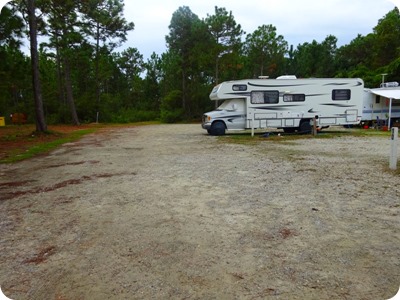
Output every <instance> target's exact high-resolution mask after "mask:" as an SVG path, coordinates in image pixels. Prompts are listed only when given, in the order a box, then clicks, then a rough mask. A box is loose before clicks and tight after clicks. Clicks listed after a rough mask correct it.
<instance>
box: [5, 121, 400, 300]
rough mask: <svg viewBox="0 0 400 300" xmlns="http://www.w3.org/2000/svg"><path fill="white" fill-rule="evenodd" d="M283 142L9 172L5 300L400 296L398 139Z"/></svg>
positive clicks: (123, 134) (170, 130) (45, 160)
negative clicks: (393, 147)
mask: <svg viewBox="0 0 400 300" xmlns="http://www.w3.org/2000/svg"><path fill="white" fill-rule="evenodd" d="M255 139H256V140H257V141H258V140H260V139H261V138H260V137H255ZM282 139H283V140H282V141H279V142H277V141H272V140H270V139H263V140H262V141H260V142H257V143H255V144H252V145H243V144H232V143H228V142H227V139H226V138H224V137H222V138H218V137H211V136H208V135H206V134H205V131H204V130H202V129H201V128H200V126H199V125H154V126H144V127H129V128H114V129H108V130H106V131H103V132H100V133H96V134H92V135H89V136H86V137H84V138H83V139H82V140H80V141H78V142H75V143H70V144H65V145H64V146H62V147H61V148H59V149H58V150H56V151H53V152H52V153H51V154H49V155H47V156H41V157H37V158H34V159H31V160H28V161H24V162H20V163H17V164H12V165H0V190H1V192H0V249H1V251H0V285H1V289H2V290H3V292H4V293H5V294H6V295H7V296H8V297H10V298H12V299H14V300H19V299H57V300H67V299H68V300H69V299H389V298H390V297H393V296H394V294H395V293H396V292H397V290H398V289H399V285H400V200H399V199H400V176H399V175H395V174H393V173H392V172H390V171H388V160H389V159H388V155H389V139H388V138H385V137H354V136H338V137H337V138H334V139H300V140H288V141H284V139H285V137H282ZM399 148H400V147H399ZM399 150H400V149H399ZM399 157H400V154H399Z"/></svg>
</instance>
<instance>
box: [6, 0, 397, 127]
mask: <svg viewBox="0 0 400 300" xmlns="http://www.w3.org/2000/svg"><path fill="white" fill-rule="evenodd" d="M26 1H27V0H21V1H20V2H19V3H18V4H17V3H15V2H14V1H12V2H10V3H9V4H8V5H6V6H5V7H4V8H3V9H2V12H1V17H0V43H1V45H0V62H1V63H0V74H1V81H0V116H6V117H8V116H9V115H10V114H11V113H14V112H21V113H26V114H27V115H28V120H29V121H31V122H34V121H35V108H34V101H33V96H32V94H33V93H32V78H31V77H32V75H31V74H32V72H31V61H30V60H31V58H30V56H28V55H26V54H24V53H23V52H22V50H21V43H22V42H23V41H25V43H26V41H27V39H28V34H27V31H28V28H27V25H26V24H27V19H28V14H27V8H26ZM35 2H36V3H35V4H36V16H37V21H38V22H37V25H38V26H37V30H38V34H39V35H40V36H43V37H45V40H46V42H44V43H41V44H40V48H39V71H40V81H41V85H42V86H41V92H42V98H43V109H44V115H45V118H46V122H47V123H48V124H52V123H73V124H78V123H81V122H95V121H99V122H133V121H145V120H154V119H161V120H162V121H164V122H177V121H180V120H192V119H199V118H200V116H201V115H202V113H203V112H205V111H207V110H210V109H211V108H212V105H213V103H211V101H210V100H209V98H208V95H209V93H210V90H211V89H212V87H213V86H214V85H215V84H216V83H219V82H222V81H225V80H232V79H241V78H256V77H258V76H260V75H267V76H270V78H275V77H277V76H279V75H284V74H294V75H296V76H297V77H360V78H362V79H364V81H365V83H366V86H368V87H377V86H379V83H380V82H381V74H383V73H385V74H388V75H387V76H386V79H388V80H390V81H400V55H399V54H400V15H399V11H398V9H397V8H395V9H393V10H392V11H390V12H388V13H387V14H386V15H385V16H383V17H382V19H380V20H379V21H378V23H377V25H376V26H375V27H374V28H373V32H371V33H370V34H368V35H366V36H362V35H358V36H357V37H355V38H354V39H353V40H352V41H351V42H350V43H349V44H348V45H345V46H342V47H337V38H336V37H335V36H333V35H328V36H327V37H326V38H325V40H323V41H322V42H317V41H315V40H314V41H312V42H305V43H303V44H299V45H298V46H297V47H296V48H294V47H293V46H292V45H288V43H287V41H285V38H284V37H283V36H282V35H280V34H279V33H278V30H277V28H276V27H275V26H273V25H271V24H270V25H260V26H259V27H258V29H257V30H255V31H254V32H252V33H249V34H246V33H245V32H244V31H243V30H242V28H241V25H240V24H238V23H237V22H236V21H235V18H234V16H233V15H232V12H230V11H228V10H226V9H225V8H220V7H215V10H214V12H213V14H208V15H207V16H206V17H205V18H204V19H200V18H199V17H198V16H197V15H196V14H195V13H193V12H192V11H191V10H190V8H189V7H186V6H184V7H179V8H178V9H177V10H176V11H175V12H174V13H173V15H172V18H171V22H170V25H169V34H168V35H167V36H166V41H165V42H166V44H167V51H166V52H165V53H163V54H162V55H161V56H159V55H157V54H155V53H153V54H152V55H151V57H150V58H149V59H147V61H144V59H143V55H142V54H141V53H140V52H139V50H138V49H137V48H128V49H126V50H124V51H122V52H116V50H115V49H117V48H118V47H119V46H121V45H123V43H125V42H126V37H127V33H128V32H129V31H130V30H134V23H131V22H128V21H127V20H126V19H125V18H124V15H123V12H124V2H123V0H62V1H61V0H51V1H50V0H37V1H35ZM160 42H163V41H160ZM137 46H138V47H140V45H137Z"/></svg>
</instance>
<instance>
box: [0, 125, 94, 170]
mask: <svg viewBox="0 0 400 300" xmlns="http://www.w3.org/2000/svg"><path fill="white" fill-rule="evenodd" d="M96 130H97V129H95V128H90V129H82V130H76V131H73V132H71V133H60V132H55V131H49V132H46V133H40V134H37V133H31V134H30V136H25V137H24V136H22V139H21V136H16V137H15V138H13V139H12V141H14V142H15V141H16V140H17V139H18V140H20V142H19V144H20V146H19V147H15V148H13V149H10V152H9V153H7V157H5V158H3V159H1V160H0V163H14V162H17V161H21V160H24V159H28V158H31V157H33V156H36V155H39V154H44V153H48V152H50V151H51V150H54V149H56V148H57V147H59V146H60V145H62V144H65V143H70V142H74V141H76V140H79V139H80V138H81V137H82V136H84V135H86V134H89V133H93V132H95V131H96ZM5 139H6V140H7V139H9V140H10V138H9V136H6V137H5Z"/></svg>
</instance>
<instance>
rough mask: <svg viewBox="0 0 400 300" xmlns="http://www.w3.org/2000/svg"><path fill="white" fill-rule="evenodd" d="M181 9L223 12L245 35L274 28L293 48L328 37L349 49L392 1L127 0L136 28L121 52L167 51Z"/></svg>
mask: <svg viewBox="0 0 400 300" xmlns="http://www.w3.org/2000/svg"><path fill="white" fill-rule="evenodd" d="M393 1H400V0H393ZM181 6H188V7H189V8H190V9H191V11H192V12H193V13H194V14H196V15H197V16H198V17H199V18H200V19H204V18H206V17H207V14H209V15H213V14H214V11H215V10H214V7H215V6H218V7H224V8H226V10H227V11H232V14H233V16H234V18H235V20H236V23H238V24H240V25H241V26H242V29H243V30H244V31H245V32H246V34H249V33H252V32H253V31H254V30H256V29H257V27H258V26H261V25H264V24H265V25H268V24H272V25H274V26H275V27H276V28H277V32H278V34H281V35H283V36H284V38H285V40H286V41H287V42H288V43H289V45H293V46H294V47H295V48H296V47H297V45H298V44H302V43H304V42H312V41H313V40H316V41H317V42H321V41H323V40H324V39H325V38H326V36H327V35H329V34H332V35H334V36H336V37H337V39H338V46H342V45H345V44H348V43H349V42H350V41H351V40H353V39H354V38H355V37H356V36H357V34H359V33H360V34H362V35H366V34H368V33H371V32H372V31H373V27H375V26H376V25H377V23H378V20H379V19H381V18H382V17H384V16H385V15H386V13H388V12H389V11H390V10H392V9H393V8H394V7H395V5H394V4H393V2H391V1H390V0H318V1H315V0H301V1H295V0H263V1H259V0H245V1H243V2H242V1H232V0H197V1H193V0H192V1H189V0H186V1H185V0H151V1H146V0H145V1H132V0H125V18H126V19H127V20H128V21H130V22H134V23H135V30H134V31H132V32H131V33H129V36H128V42H127V43H126V44H125V45H124V48H126V47H136V48H137V49H138V50H139V52H140V53H142V54H143V55H144V58H145V59H147V58H148V57H149V56H150V55H151V53H152V52H153V51H154V52H156V53H157V54H161V53H163V52H165V51H166V46H165V36H166V35H168V34H169V29H168V26H169V24H170V21H171V17H172V14H173V13H174V12H175V11H176V10H177V9H178V8H179V7H181Z"/></svg>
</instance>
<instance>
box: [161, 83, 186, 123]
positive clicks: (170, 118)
mask: <svg viewBox="0 0 400 300" xmlns="http://www.w3.org/2000/svg"><path fill="white" fill-rule="evenodd" d="M181 101H182V92H181V91H179V90H174V91H171V92H170V93H169V94H168V95H167V96H165V97H164V98H163V99H162V100H161V105H160V117H161V121H162V122H164V123H175V122H179V121H182V120H183V117H184V111H183V109H182V107H181Z"/></svg>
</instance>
